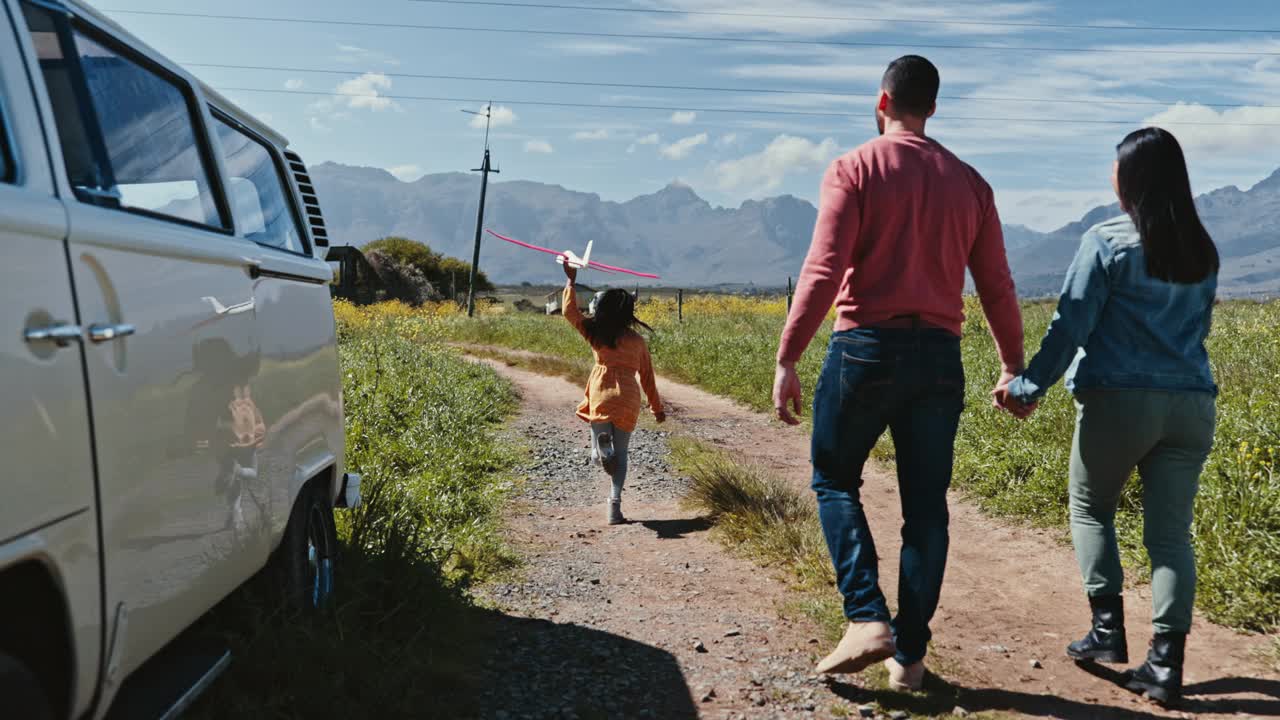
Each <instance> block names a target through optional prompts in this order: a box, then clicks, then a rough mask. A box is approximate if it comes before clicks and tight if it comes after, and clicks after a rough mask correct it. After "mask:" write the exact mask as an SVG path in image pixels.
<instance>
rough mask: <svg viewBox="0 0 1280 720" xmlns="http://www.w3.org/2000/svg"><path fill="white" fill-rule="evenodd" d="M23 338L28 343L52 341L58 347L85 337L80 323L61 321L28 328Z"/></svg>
mask: <svg viewBox="0 0 1280 720" xmlns="http://www.w3.org/2000/svg"><path fill="white" fill-rule="evenodd" d="M22 339H23V340H26V341H27V342H28V343H40V342H51V343H53V344H54V345H57V346H58V347H66V346H68V345H70V344H71V343H73V342H77V341H79V340H82V339H84V332H83V331H82V330H81V329H80V326H79V325H72V324H70V323H60V324H58V325H47V326H45V327H39V328H27V330H25V331H24V332H23V333H22Z"/></svg>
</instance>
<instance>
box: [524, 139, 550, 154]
mask: <svg viewBox="0 0 1280 720" xmlns="http://www.w3.org/2000/svg"><path fill="white" fill-rule="evenodd" d="M524 151H525V152H527V153H533V154H535V155H550V154H551V153H553V152H555V151H556V150H555V148H553V147H551V143H549V142H547V141H546V140H527V141H525V144H524Z"/></svg>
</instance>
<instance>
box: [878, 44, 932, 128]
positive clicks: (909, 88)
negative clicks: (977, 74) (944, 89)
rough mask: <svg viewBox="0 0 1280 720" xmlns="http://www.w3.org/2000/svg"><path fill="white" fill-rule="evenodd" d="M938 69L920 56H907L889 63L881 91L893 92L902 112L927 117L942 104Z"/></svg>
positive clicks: (898, 107)
mask: <svg viewBox="0 0 1280 720" xmlns="http://www.w3.org/2000/svg"><path fill="white" fill-rule="evenodd" d="M941 84H942V81H941V79H939V77H938V68H936V67H934V66H933V63H931V62H929V61H928V60H926V59H924V58H922V57H920V56H919V55H903V56H902V57H900V58H898V59H897V60H894V61H893V62H891V63H889V69H888V70H885V71H884V79H883V80H881V81H880V88H881V89H882V90H884V91H886V92H888V93H889V97H890V98H892V99H893V106H894V107H895V108H896V109H897V110H898V112H901V113H906V114H908V115H915V116H916V117H925V116H927V115H928V114H929V111H930V110H932V109H933V105H934V103H936V102H937V101H938V86H939V85H941Z"/></svg>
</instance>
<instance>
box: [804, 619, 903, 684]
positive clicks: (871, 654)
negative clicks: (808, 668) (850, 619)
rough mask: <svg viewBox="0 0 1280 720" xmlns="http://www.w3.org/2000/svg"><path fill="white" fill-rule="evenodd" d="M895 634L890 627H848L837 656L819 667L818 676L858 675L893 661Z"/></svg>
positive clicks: (864, 624)
mask: <svg viewBox="0 0 1280 720" xmlns="http://www.w3.org/2000/svg"><path fill="white" fill-rule="evenodd" d="M893 653H894V646H893V633H892V632H890V630H889V623H885V622H858V623H849V627H848V628H847V629H846V630H845V631H844V638H842V639H841V640H840V644H839V645H837V646H836V649H835V651H834V652H832V653H831V654H830V655H828V656H826V657H825V658H823V660H822V662H820V663H818V667H817V672H818V673H833V674H834V673H856V672H861V671H863V670H864V669H866V668H867V667H868V666H870V665H873V664H875V663H878V662H880V661H881V660H886V659H888V658H891V657H893Z"/></svg>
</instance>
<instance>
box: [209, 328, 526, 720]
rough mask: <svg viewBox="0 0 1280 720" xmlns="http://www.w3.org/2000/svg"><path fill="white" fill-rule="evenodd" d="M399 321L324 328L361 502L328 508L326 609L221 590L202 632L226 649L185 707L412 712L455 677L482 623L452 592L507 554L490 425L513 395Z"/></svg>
mask: <svg viewBox="0 0 1280 720" xmlns="http://www.w3.org/2000/svg"><path fill="white" fill-rule="evenodd" d="M403 323H404V321H399V320H394V319H386V320H382V321H375V322H371V323H365V324H361V325H360V326H359V327H351V326H347V325H342V326H340V350H341V355H342V368H343V389H344V401H345V411H346V417H347V442H348V453H347V459H348V463H349V465H350V468H351V469H352V470H353V471H356V472H360V473H362V474H363V476H364V487H363V490H364V492H365V498H364V503H363V504H362V505H361V506H360V507H359V508H357V509H355V510H352V511H339V512H338V524H339V534H340V538H341V540H342V548H341V555H340V556H339V558H338V564H337V567H338V574H337V578H338V585H337V595H336V597H335V600H334V602H333V603H332V606H331V607H330V608H328V609H327V610H326V611H324V612H322V613H321V614H320V615H318V616H308V615H301V614H296V613H292V612H288V611H283V610H280V609H278V603H276V602H275V597H274V595H273V590H274V588H273V587H272V586H271V583H270V582H269V579H268V578H267V577H265V576H264V577H262V578H259V579H258V580H256V581H255V582H252V583H250V584H249V585H248V586H246V587H245V588H243V589H242V590H241V591H239V592H238V593H237V594H235V595H233V596H232V597H231V598H229V599H228V600H227V601H226V602H224V603H223V605H222V606H220V607H219V608H218V609H217V610H215V612H214V613H213V614H212V615H211V617H210V618H209V619H208V620H207V622H206V625H205V628H204V629H205V630H207V631H209V632H213V633H216V634H218V635H220V636H221V637H223V638H225V640H226V641H227V642H228V643H229V644H230V646H231V649H232V652H233V656H234V658H235V661H234V662H233V663H232V666H231V669H230V670H229V671H228V673H227V675H226V676H225V677H223V678H222V679H221V680H219V682H218V683H216V684H215V685H214V687H213V688H212V690H211V692H210V694H209V695H208V696H206V697H205V698H202V700H201V702H200V703H199V704H198V705H197V707H196V708H194V709H193V711H192V713H191V716H192V717H196V718H222V717H259V718H274V717H280V718H283V717H342V718H409V717H422V716H424V712H425V713H427V714H430V713H429V712H428V711H427V710H426V709H429V708H433V707H436V703H438V702H439V700H440V696H441V695H442V694H443V693H445V692H461V690H460V688H465V687H466V683H467V677H468V673H467V668H468V667H470V666H472V665H473V664H474V663H475V662H476V653H475V652H473V649H479V648H483V646H484V643H485V642H487V640H486V632H487V630H488V628H489V627H491V623H488V622H486V616H487V614H486V613H485V612H484V611H482V610H480V609H478V608H475V607H474V606H473V605H472V604H471V601H470V600H469V599H468V597H467V595H466V593H465V589H466V587H467V586H468V585H469V584H471V583H474V582H477V581H479V580H483V579H484V578H486V577H489V576H491V575H493V574H494V573H499V572H502V571H504V570H505V569H506V568H509V567H510V566H511V565H512V563H513V556H512V555H511V553H510V552H509V551H508V550H507V549H506V548H505V547H504V545H503V543H502V538H501V533H500V531H501V526H500V519H499V511H500V508H501V507H502V503H503V501H504V499H505V498H506V497H507V495H508V492H509V489H510V485H511V478H510V475H509V474H508V471H509V470H510V468H512V466H513V463H514V461H515V459H516V458H515V456H514V453H513V451H512V450H511V449H510V448H509V446H508V445H506V444H505V441H504V440H503V439H502V438H501V437H500V436H499V434H498V423H500V421H502V420H503V419H504V418H505V417H506V416H507V415H508V414H509V412H510V411H511V410H512V409H513V407H514V403H515V395H514V392H513V390H512V388H511V387H510V386H509V385H508V384H507V383H506V382H504V381H503V380H501V379H500V378H499V377H498V376H497V375H496V374H495V373H493V372H492V371H491V370H489V369H487V368H483V367H480V366H477V365H474V364H472V363H468V362H465V361H464V360H462V359H461V358H460V357H459V356H458V354H457V353H456V351H453V350H451V349H449V348H447V347H445V346H444V345H443V344H441V343H439V342H437V341H436V340H435V339H433V338H432V337H429V336H423V334H422V332H421V329H420V328H407V327H406V326H404V324H403ZM464 696H465V693H464Z"/></svg>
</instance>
